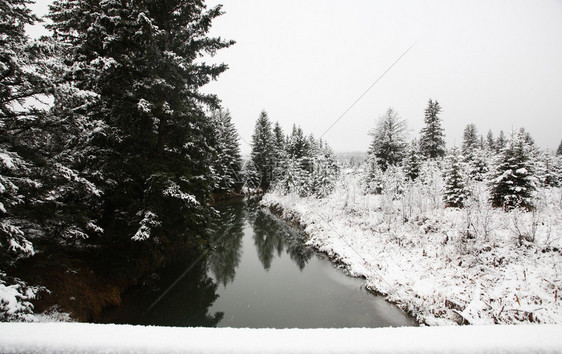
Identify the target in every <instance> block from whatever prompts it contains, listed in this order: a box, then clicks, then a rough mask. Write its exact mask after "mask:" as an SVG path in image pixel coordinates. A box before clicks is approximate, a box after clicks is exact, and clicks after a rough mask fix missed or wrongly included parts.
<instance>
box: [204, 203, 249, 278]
mask: <svg viewBox="0 0 562 354" xmlns="http://www.w3.org/2000/svg"><path fill="white" fill-rule="evenodd" d="M244 211H245V209H244V203H243V202H234V203H230V204H225V205H223V206H221V207H219V215H218V216H217V217H216V218H215V220H214V221H213V225H212V226H211V228H212V234H213V236H212V239H211V240H212V241H211V243H212V249H213V251H212V252H210V253H209V257H208V265H209V270H210V271H211V272H212V273H213V275H214V277H215V279H216V280H217V282H219V283H222V284H223V285H224V286H226V285H227V284H228V283H230V282H232V281H234V276H235V275H236V268H237V267H238V265H239V264H240V258H241V257H242V251H241V246H242V238H243V237H244V231H243V226H244V219H245V212H244Z"/></svg>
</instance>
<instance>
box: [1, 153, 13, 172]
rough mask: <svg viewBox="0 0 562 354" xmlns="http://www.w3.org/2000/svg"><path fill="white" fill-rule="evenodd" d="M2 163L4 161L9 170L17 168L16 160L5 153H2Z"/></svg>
mask: <svg viewBox="0 0 562 354" xmlns="http://www.w3.org/2000/svg"><path fill="white" fill-rule="evenodd" d="M0 161H2V164H3V165H4V166H5V167H6V168H7V169H9V170H11V169H13V168H14V167H15V165H14V160H13V159H12V157H11V156H10V155H8V154H7V153H5V152H2V153H0Z"/></svg>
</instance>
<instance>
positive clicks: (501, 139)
mask: <svg viewBox="0 0 562 354" xmlns="http://www.w3.org/2000/svg"><path fill="white" fill-rule="evenodd" d="M506 143H507V142H506V139H505V134H504V132H503V130H500V133H499V134H498V138H497V139H496V144H495V147H496V152H497V153H501V152H502V151H503V149H504V148H505V145H506Z"/></svg>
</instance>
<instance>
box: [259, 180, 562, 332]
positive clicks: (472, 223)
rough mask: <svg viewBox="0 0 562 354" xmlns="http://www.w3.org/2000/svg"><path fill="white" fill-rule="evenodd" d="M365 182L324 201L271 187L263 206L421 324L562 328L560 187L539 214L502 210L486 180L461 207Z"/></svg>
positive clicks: (545, 192)
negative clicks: (373, 190) (369, 188)
mask: <svg viewBox="0 0 562 354" xmlns="http://www.w3.org/2000/svg"><path fill="white" fill-rule="evenodd" d="M360 178H361V176H359V175H358V174H343V175H341V176H340V179H339V182H338V185H337V186H336V189H335V191H334V192H333V193H332V194H331V195H329V196H328V197H326V198H323V199H318V198H314V197H307V198H300V197H299V196H297V195H295V194H288V195H284V194H283V193H280V192H277V191H273V192H270V193H268V194H266V195H265V196H264V198H263V199H262V202H261V203H262V205H264V206H266V207H270V208H271V209H272V210H274V211H275V212H277V213H280V214H281V216H282V217H283V218H284V219H287V220H290V221H292V222H295V223H298V224H300V225H301V226H302V227H303V228H304V230H305V232H306V233H307V234H308V235H309V237H310V239H309V240H308V244H309V245H311V246H313V247H314V248H316V249H318V250H319V251H321V252H324V253H326V254H327V255H328V256H330V257H331V258H332V260H334V261H335V262H336V263H338V264H340V265H342V267H344V268H346V269H347V270H348V272H349V273H350V274H351V275H355V276H362V277H365V278H366V286H367V287H368V288H370V289H373V290H375V291H378V292H380V293H382V294H385V295H386V296H387V299H388V300H390V301H391V302H394V303H396V304H397V305H398V306H400V307H401V308H403V309H404V310H406V311H408V312H410V313H412V314H413V315H415V316H416V317H417V318H418V320H420V321H421V322H423V323H426V324H428V325H450V324H455V323H470V324H480V325H483V324H494V323H497V324H521V323H549V324H562V299H561V295H562V262H561V261H562V252H561V251H560V250H561V249H562V242H561V236H562V217H561V215H562V203H561V201H562V199H561V195H562V193H561V189H559V188H553V189H540V190H539V191H538V192H537V194H536V196H535V199H536V200H535V202H536V205H537V208H536V210H535V212H524V211H522V210H518V209H516V210H513V211H511V212H505V211H504V210H502V209H501V208H492V207H491V206H490V205H489V204H490V203H489V194H488V192H487V189H486V188H485V186H484V185H483V184H479V185H478V184H477V185H476V187H473V191H472V197H471V199H470V200H469V201H467V207H466V208H465V209H457V208H444V206H443V203H442V202H441V201H442V192H441V191H440V189H439V188H437V189H435V188H432V187H431V184H430V185H429V186H427V187H423V186H415V185H414V186H409V187H406V189H405V191H404V192H403V193H402V194H392V193H389V194H385V193H383V194H382V195H371V194H365V193H363V188H362V186H361V183H360ZM436 178H437V177H436ZM439 183H440V182H439V181H438V180H437V179H436V180H435V181H434V183H433V184H435V185H439Z"/></svg>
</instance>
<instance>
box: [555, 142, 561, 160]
mask: <svg viewBox="0 0 562 354" xmlns="http://www.w3.org/2000/svg"><path fill="white" fill-rule="evenodd" d="M556 156H562V140H561V141H560V145H558V149H556Z"/></svg>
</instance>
